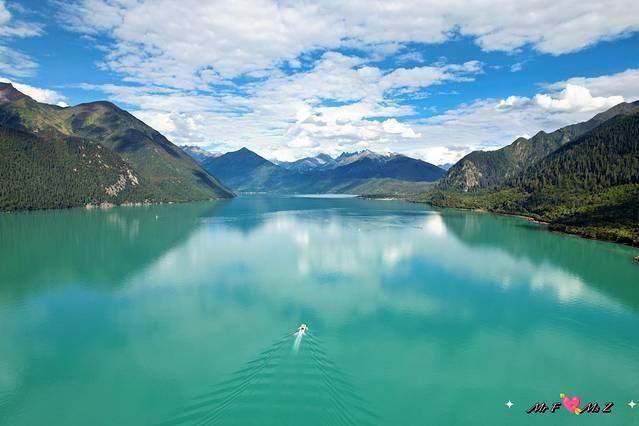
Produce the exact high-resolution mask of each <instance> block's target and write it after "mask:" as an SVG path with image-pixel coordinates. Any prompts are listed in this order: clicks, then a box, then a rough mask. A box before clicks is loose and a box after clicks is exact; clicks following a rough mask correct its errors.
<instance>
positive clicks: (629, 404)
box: [628, 399, 637, 408]
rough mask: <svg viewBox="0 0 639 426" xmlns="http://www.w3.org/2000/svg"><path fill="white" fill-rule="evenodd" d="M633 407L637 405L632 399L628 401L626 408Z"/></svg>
mask: <svg viewBox="0 0 639 426" xmlns="http://www.w3.org/2000/svg"><path fill="white" fill-rule="evenodd" d="M635 405H637V403H636V402H635V400H634V399H633V400H630V402H629V403H628V406H629V407H630V408H635Z"/></svg>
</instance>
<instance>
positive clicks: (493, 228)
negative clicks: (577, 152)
mask: <svg viewBox="0 0 639 426" xmlns="http://www.w3.org/2000/svg"><path fill="white" fill-rule="evenodd" d="M637 254H639V253H637V250H634V249H632V248H629V247H624V246H620V245H614V244H609V243H602V242H596V241H588V240H584V239H579V238H574V237H569V236H566V235H560V234H555V233H551V232H548V231H547V230H545V229H544V228H543V226H540V225H536V224H533V223H531V222H528V221H526V220H524V219H520V218H514V217H502V216H496V215H491V214H485V213H475V212H465V211H459V210H443V209H433V208H431V207H429V206H426V205H417V204H410V203H403V202H394V201H369V200H362V199H347V198H332V199H322V198H266V197H263V198H261V197H256V198H249V197H247V198H237V199H234V200H230V201H219V202H208V203H189V204H182V205H177V204H176V205H158V206H147V207H120V208H113V209H110V210H91V211H87V210H84V209H73V210H59V211H42V212H32V213H19V214H2V215H0V424H2V425H12V426H18V425H45V424H51V425H53V424H56V425H89V424H90V425H147V424H171V425H177V424H242V425H244V424H247V425H251V424H255V425H275V424H299V425H330V424H340V425H341V424H344V425H358V424H384V425H425V424H433V425H471V424H478V425H514V424H538V425H547V424H597V425H598V424H610V425H628V424H639V407H636V408H635V409H634V410H633V409H631V408H630V407H628V405H627V403H628V401H630V400H631V399H634V400H635V401H638V400H639V265H637V264H635V263H634V261H633V256H636V255H637ZM301 323H306V324H308V327H309V330H308V333H306V334H305V335H304V336H302V337H301V340H300V341H299V342H298V343H299V347H298V348H297V350H296V349H295V348H294V345H295V340H296V336H295V335H294V334H293V333H294V332H295V331H296V330H297V327H298V326H299V325H300V324H301ZM560 393H566V394H567V395H571V396H572V395H577V396H579V397H580V398H581V401H582V402H583V403H584V404H583V405H585V403H586V402H589V401H593V402H598V403H599V404H600V405H602V407H601V408H603V404H604V403H605V402H608V401H612V402H614V403H615V405H614V406H613V408H612V413H610V414H602V413H601V412H600V413H597V414H594V413H591V414H588V413H583V414H581V415H580V416H575V415H574V414H571V413H569V412H568V411H567V410H565V409H564V408H561V409H560V410H558V411H557V412H555V413H550V411H548V412H547V413H545V414H526V410H527V409H528V408H530V406H532V404H534V403H535V402H541V401H545V402H546V403H547V404H549V405H550V404H551V403H552V402H555V401H559V400H560V398H559V394H560ZM508 400H511V401H512V402H513V403H514V405H513V406H512V407H511V408H508V407H506V406H505V403H506V402H507V401H508ZM638 402H639V401H638Z"/></svg>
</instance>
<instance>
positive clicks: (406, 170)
mask: <svg viewBox="0 0 639 426" xmlns="http://www.w3.org/2000/svg"><path fill="white" fill-rule="evenodd" d="M187 152H188V151H187ZM194 158H198V157H194ZM200 158H201V157H200ZM200 162H201V164H202V167H204V169H205V170H207V171H208V172H209V173H211V174H212V175H214V176H216V177H218V178H219V179H220V181H221V182H223V183H224V184H225V185H227V186H228V187H229V188H231V189H232V190H233V191H237V192H243V193H279V194H294V193H340V192H341V193H351V194H362V193H366V194H369V193H373V194H382V193H386V192H388V193H405V194H406V193H410V194H417V193H419V192H423V191H424V190H425V189H427V188H428V186H429V185H431V182H434V181H436V180H437V179H439V178H440V177H441V176H442V175H443V174H444V170H442V169H440V168H439V167H437V166H434V165H432V164H430V163H427V162H425V161H422V160H417V159H414V158H410V157H406V156H404V155H400V154H378V153H375V152H372V151H369V150H364V151H358V152H351V153H342V154H341V155H340V156H338V157H336V158H333V157H330V156H329V155H326V154H319V155H318V156H316V157H307V158H303V159H300V160H297V161H294V162H278V163H277V164H276V163H275V162H272V161H269V160H267V159H266V158H264V157H261V156H260V155H258V154H256V153H255V152H253V151H251V150H249V149H247V148H242V149H240V150H237V151H233V152H227V153H226V154H223V155H220V156H216V157H208V158H204V159H200Z"/></svg>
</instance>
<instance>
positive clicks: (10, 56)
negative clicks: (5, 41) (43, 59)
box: [0, 44, 38, 77]
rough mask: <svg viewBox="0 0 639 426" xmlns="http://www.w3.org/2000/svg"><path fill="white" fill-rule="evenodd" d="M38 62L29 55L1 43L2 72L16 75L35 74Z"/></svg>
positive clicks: (0, 59)
mask: <svg viewBox="0 0 639 426" xmlns="http://www.w3.org/2000/svg"><path fill="white" fill-rule="evenodd" d="M37 68H38V64H37V63H36V62H34V61H33V60H32V59H31V58H30V57H29V56H27V55H25V54H23V53H20V52H18V51H16V50H13V49H10V48H8V47H7V46H3V45H1V44H0V73H2V74H7V75H11V76H15V77H28V76H30V75H33V73H34V72H35V70H36V69H37Z"/></svg>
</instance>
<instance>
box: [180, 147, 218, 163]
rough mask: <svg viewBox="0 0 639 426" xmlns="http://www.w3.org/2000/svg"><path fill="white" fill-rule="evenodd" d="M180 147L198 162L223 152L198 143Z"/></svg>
mask: <svg viewBox="0 0 639 426" xmlns="http://www.w3.org/2000/svg"><path fill="white" fill-rule="evenodd" d="M180 148H181V149H182V151H184V152H186V153H187V154H188V155H189V156H190V157H191V158H193V159H194V160H195V161H197V162H198V163H201V162H203V161H204V160H206V159H207V158H215V157H219V156H220V155H222V153H221V152H211V151H207V150H206V149H202V148H200V147H199V146H196V145H180Z"/></svg>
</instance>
